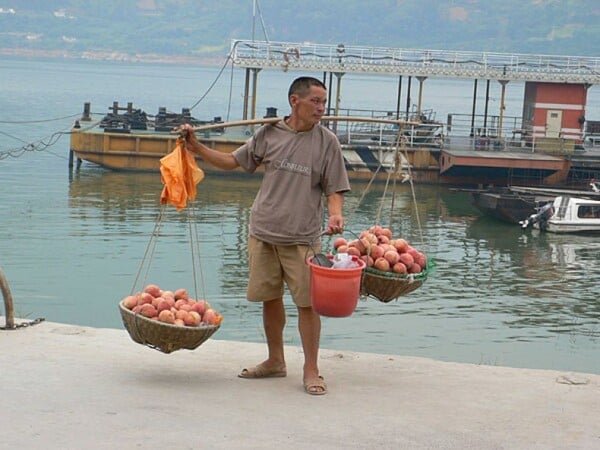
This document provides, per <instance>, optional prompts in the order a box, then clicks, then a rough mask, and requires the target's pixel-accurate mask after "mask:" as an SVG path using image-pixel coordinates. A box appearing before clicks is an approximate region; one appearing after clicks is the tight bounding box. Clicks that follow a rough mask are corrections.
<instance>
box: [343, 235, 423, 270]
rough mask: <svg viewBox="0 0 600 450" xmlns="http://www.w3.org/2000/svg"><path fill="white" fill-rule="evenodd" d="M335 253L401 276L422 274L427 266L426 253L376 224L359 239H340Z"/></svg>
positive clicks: (359, 236)
mask: <svg viewBox="0 0 600 450" xmlns="http://www.w3.org/2000/svg"><path fill="white" fill-rule="evenodd" d="M333 248H334V249H335V251H336V253H348V254H350V255H354V256H357V257H359V258H360V259H362V260H363V261H364V262H365V263H366V264H367V267H372V268H373V269H376V270H379V271H381V272H392V273H398V274H410V273H415V274H416V273H421V272H422V271H423V269H425V268H426V266H427V257H426V256H425V254H424V253H422V252H420V251H419V250H417V249H416V248H415V247H413V246H412V245H410V244H409V243H408V242H407V241H406V240H405V239H402V238H394V237H393V236H392V232H391V231H390V229H389V228H385V227H382V226H380V225H373V226H372V227H370V228H369V229H367V230H363V231H361V232H360V234H359V235H358V238H355V239H352V240H346V239H345V238H343V237H338V238H337V239H335V240H334V241H333Z"/></svg>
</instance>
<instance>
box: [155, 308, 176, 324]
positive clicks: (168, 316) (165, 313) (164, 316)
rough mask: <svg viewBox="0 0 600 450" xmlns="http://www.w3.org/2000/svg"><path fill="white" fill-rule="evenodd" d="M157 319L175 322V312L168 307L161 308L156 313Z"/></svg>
mask: <svg viewBox="0 0 600 450" xmlns="http://www.w3.org/2000/svg"><path fill="white" fill-rule="evenodd" d="M158 320H160V321H161V322H164V323H171V324H173V323H175V314H173V313H172V312H171V311H169V310H168V309H165V310H162V311H161V312H159V313H158Z"/></svg>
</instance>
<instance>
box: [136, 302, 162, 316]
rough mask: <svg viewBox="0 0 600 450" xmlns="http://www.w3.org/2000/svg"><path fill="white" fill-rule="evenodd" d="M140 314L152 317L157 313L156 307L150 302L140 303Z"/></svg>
mask: <svg viewBox="0 0 600 450" xmlns="http://www.w3.org/2000/svg"><path fill="white" fill-rule="evenodd" d="M140 314H141V315H142V316H144V317H148V318H152V317H154V316H156V315H157V314H158V313H157V312H156V308H155V307H154V306H152V305H151V304H150V303H145V304H143V305H141V308H140Z"/></svg>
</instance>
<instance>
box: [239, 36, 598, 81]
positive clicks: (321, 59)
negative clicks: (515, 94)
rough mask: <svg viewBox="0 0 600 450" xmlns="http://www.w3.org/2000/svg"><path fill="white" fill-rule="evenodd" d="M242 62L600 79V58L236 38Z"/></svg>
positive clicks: (249, 64) (452, 75)
mask: <svg viewBox="0 0 600 450" xmlns="http://www.w3.org/2000/svg"><path fill="white" fill-rule="evenodd" d="M231 58H232V60H233V63H234V64H235V65H237V66H240V67H245V68H253V69H280V70H284V71H287V70H298V71H325V72H333V73H364V74H380V75H411V76H422V77H432V78H469V79H489V80H507V81H538V82H551V83H585V84H600V58H595V57H584V56H555V55H529V54H518V53H490V52H466V51H451V50H417V49H400V48H383V47H363V46H345V45H343V44H338V45H333V44H313V43H309V42H304V43H291V42H266V41H251V40H233V41H232V44H231Z"/></svg>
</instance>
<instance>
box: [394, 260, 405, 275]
mask: <svg viewBox="0 0 600 450" xmlns="http://www.w3.org/2000/svg"><path fill="white" fill-rule="evenodd" d="M392 271H393V272H395V273H407V272H408V271H407V269H406V266H405V265H404V264H402V263H401V262H397V263H396V264H394V266H393V267H392Z"/></svg>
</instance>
